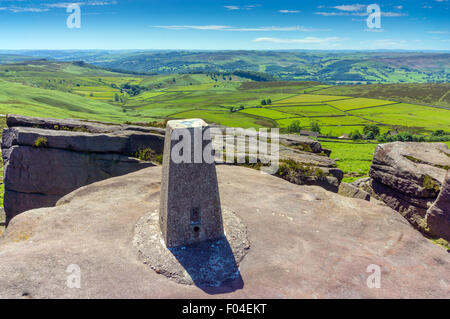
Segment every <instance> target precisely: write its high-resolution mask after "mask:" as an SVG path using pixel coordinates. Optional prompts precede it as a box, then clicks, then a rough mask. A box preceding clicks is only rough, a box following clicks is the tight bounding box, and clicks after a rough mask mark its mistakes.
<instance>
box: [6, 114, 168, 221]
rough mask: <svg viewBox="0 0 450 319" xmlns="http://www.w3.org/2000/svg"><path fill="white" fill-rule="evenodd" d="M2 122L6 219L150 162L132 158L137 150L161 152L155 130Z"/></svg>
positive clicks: (36, 121) (9, 119)
mask: <svg viewBox="0 0 450 319" xmlns="http://www.w3.org/2000/svg"><path fill="white" fill-rule="evenodd" d="M6 123H7V125H8V128H7V129H5V130H4V131H3V136H2V156H3V164H4V183H5V198H4V207H5V211H6V224H8V223H9V221H10V220H11V218H13V217H14V216H16V215H17V214H20V213H22V212H24V211H26V210H29V209H34V208H39V207H49V206H53V205H55V204H56V202H57V201H58V199H60V198H61V197H63V196H64V195H66V194H68V193H70V192H71V191H73V190H75V189H77V188H80V187H82V186H85V185H88V184H91V183H93V182H97V181H100V180H104V179H107V178H110V177H114V176H120V175H124V174H128V173H130V172H134V171H136V170H139V169H142V168H146V167H149V166H152V165H154V164H152V163H151V162H148V161H140V160H138V159H137V158H134V157H136V153H137V152H138V151H139V150H141V149H152V150H153V151H154V152H155V153H159V154H161V153H162V151H163V149H162V145H163V140H164V136H163V135H161V134H160V132H158V129H150V128H141V127H134V126H125V125H105V124H99V123H90V122H83V121H78V120H56V119H44V118H32V117H26V116H11V115H9V116H7V118H6ZM133 156H134V157H133Z"/></svg>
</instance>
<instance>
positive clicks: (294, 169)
mask: <svg viewBox="0 0 450 319" xmlns="http://www.w3.org/2000/svg"><path fill="white" fill-rule="evenodd" d="M220 129H221V130H222V132H221V134H222V135H224V136H226V134H225V131H224V128H220ZM213 136H214V134H213ZM257 138H258V140H260V139H261V136H260V135H259V134H258V133H257ZM265 138H266V139H267V143H268V144H269V145H268V146H264V144H265V143H264V142H261V141H259V143H260V145H263V148H267V149H268V150H269V152H268V153H269V154H270V138H271V136H270V134H269V135H267V136H266V137H265ZM230 144H231V145H239V144H242V145H246V146H245V149H246V151H245V152H244V153H241V154H239V155H241V156H242V157H243V158H245V162H244V163H243V165H248V164H250V163H249V161H248V159H249V146H248V145H249V140H248V137H247V136H246V135H244V132H243V131H242V130H241V131H240V130H236V131H235V132H234V135H233V136H226V137H225V139H224V141H223V143H221V144H219V145H218V144H217V143H215V141H214V143H213V145H214V149H215V150H216V152H226V148H227V145H230ZM330 153H331V151H330V150H328V149H324V148H322V146H321V144H320V142H318V141H316V140H313V139H310V138H308V137H304V136H300V135H294V134H280V135H279V162H280V165H279V170H278V172H277V173H276V175H277V176H278V177H281V178H283V179H285V180H287V181H289V182H291V183H294V184H298V185H317V186H320V187H323V188H325V189H326V190H329V191H332V192H335V193H337V191H338V188H339V184H340V182H341V180H342V178H343V177H344V172H343V171H342V170H341V169H339V168H337V165H336V161H334V160H333V159H331V158H329V156H330ZM224 157H225V156H224ZM269 158H270V155H269ZM236 164H238V163H237V161H236ZM238 165H239V164H238ZM250 166H252V165H250Z"/></svg>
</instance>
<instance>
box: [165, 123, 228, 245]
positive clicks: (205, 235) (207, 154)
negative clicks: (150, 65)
mask: <svg viewBox="0 0 450 319" xmlns="http://www.w3.org/2000/svg"><path fill="white" fill-rule="evenodd" d="M159 224H160V228H161V233H162V237H163V239H164V241H165V243H166V246H167V247H169V248H171V247H176V246H182V245H189V244H193V243H196V242H201V241H204V240H209V239H217V238H220V237H222V236H223V235H224V231H223V222H222V212H221V208H220V197H219V188H218V184H217V175H216V167H215V164H214V157H213V154H212V143H211V137H210V134H209V129H208V125H207V124H206V123H205V122H204V121H203V120H201V119H189V120H176V121H169V122H168V123H167V127H166V137H165V144H164V157H163V169H162V181H161V202H160V212H159Z"/></svg>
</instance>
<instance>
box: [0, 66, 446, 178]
mask: <svg viewBox="0 0 450 319" xmlns="http://www.w3.org/2000/svg"><path fill="white" fill-rule="evenodd" d="M6 70H8V72H6ZM124 83H131V84H137V85H140V86H141V87H144V88H146V90H143V91H142V93H141V94H139V95H137V96H127V94H125V93H121V92H120V90H119V89H118V88H117V87H118V86H120V85H122V84H124ZM383 87H385V88H386V89H385V90H383ZM408 87H409V86H408ZM408 87H407V88H408ZM358 88H361V96H365V97H364V98H361V97H357V98H355V97H353V96H357V94H358ZM403 88H404V86H395V85H383V86H378V85H373V86H348V87H347V86H339V87H329V86H324V85H321V84H319V83H313V82H248V81H247V82H242V79H241V78H238V77H235V76H232V78H231V79H230V78H229V77H222V76H214V75H205V74H181V75H157V76H133V75H124V74H117V73H112V72H109V71H104V70H99V69H96V68H91V67H86V66H80V65H77V64H73V63H59V62H58V63H50V62H46V61H40V62H39V61H38V62H32V63H30V62H26V63H15V64H13V65H2V66H0V114H5V113H18V114H24V115H32V116H46V117H56V118H68V117H71V118H82V119H94V120H100V121H107V122H125V121H130V122H143V121H152V120H158V119H165V118H187V117H199V118H203V119H205V120H206V121H208V122H214V123H219V124H223V125H228V126H237V127H274V126H279V127H281V128H286V127H287V126H288V125H289V124H290V123H292V122H293V121H295V120H300V122H301V125H302V126H303V128H305V129H308V128H310V126H311V124H312V123H313V122H318V123H319V124H320V126H321V128H322V133H323V134H326V133H332V135H334V136H339V135H341V134H344V133H350V132H353V131H355V130H359V131H362V128H363V125H365V124H368V123H379V124H380V126H381V131H382V132H385V131H387V130H388V129H390V128H392V127H399V128H400V129H405V130H410V131H412V132H419V133H420V132H430V131H431V130H435V129H445V130H449V128H450V116H449V114H450V111H449V110H446V109H439V108H432V107H428V106H423V105H412V104H404V103H398V102H393V101H391V100H388V99H387V98H390V97H394V96H397V97H398V95H400V94H401V93H402V92H403ZM411 88H412V89H411V90H405V96H404V97H402V98H403V99H407V100H408V101H410V100H413V101H418V102H430V103H431V102H433V103H434V102H436V101H444V102H445V101H446V96H445V94H444V93H443V92H445V91H446V90H447V89H448V84H435V85H429V84H421V85H411ZM374 92H375V93H374ZM414 92H415V93H414ZM324 93H328V94H324ZM344 93H345V94H344ZM347 93H348V94H347ZM413 93H414V94H413ZM115 94H118V95H120V96H121V98H122V97H123V98H124V99H123V101H119V102H116V101H114V95H115ZM374 95H376V96H375V97H382V98H383V99H381V100H380V99H373V97H374ZM366 97H371V98H366ZM269 98H270V99H271V100H272V104H271V105H267V106H265V107H260V102H261V100H262V99H269ZM240 106H244V107H245V109H243V110H241V111H238V112H230V108H232V107H234V108H235V109H236V108H238V107H240ZM255 106H259V107H258V108H255ZM324 146H325V147H328V148H331V149H332V150H333V154H332V157H333V158H338V159H339V160H338V166H339V167H340V168H342V169H343V170H344V171H345V172H346V173H347V174H350V173H354V174H353V175H364V174H367V172H368V168H369V166H370V161H371V159H372V154H373V150H374V148H375V146H376V145H374V144H357V143H353V142H347V143H337V142H336V141H328V142H324ZM350 175H352V174H350ZM346 178H348V180H351V179H354V178H355V177H349V175H348V176H347V177H346Z"/></svg>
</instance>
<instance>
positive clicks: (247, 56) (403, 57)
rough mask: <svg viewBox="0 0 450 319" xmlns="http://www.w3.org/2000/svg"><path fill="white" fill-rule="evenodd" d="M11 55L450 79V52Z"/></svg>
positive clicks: (169, 68)
mask: <svg viewBox="0 0 450 319" xmlns="http://www.w3.org/2000/svg"><path fill="white" fill-rule="evenodd" d="M0 52H3V53H5V51H0ZM11 54H15V55H18V54H23V55H27V56H33V57H39V58H49V59H55V60H60V61H74V60H80V61H84V62H87V63H91V64H94V65H97V66H100V67H104V68H108V69H112V70H115V71H124V72H138V73H147V74H177V73H209V72H223V73H231V72H236V71H238V72H260V74H263V73H265V74H267V75H268V76H273V77H275V78H277V79H279V80H285V81H319V82H322V83H327V84H370V83H436V82H448V81H449V80H450V75H449V73H450V72H449V71H450V53H446V52H406V51H396V52H385V51H375V52H363V51H354V52H352V51H336V52H332V51H162V50H153V51H150V50H147V51H142V50H141V51H137V50H135V51H132V50H122V51H100V50H84V51H82V50H79V51H77V50H71V51H13V52H11ZM0 62H1V57H0Z"/></svg>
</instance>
